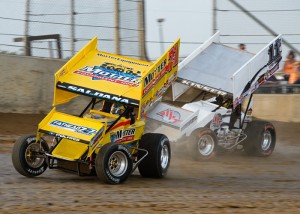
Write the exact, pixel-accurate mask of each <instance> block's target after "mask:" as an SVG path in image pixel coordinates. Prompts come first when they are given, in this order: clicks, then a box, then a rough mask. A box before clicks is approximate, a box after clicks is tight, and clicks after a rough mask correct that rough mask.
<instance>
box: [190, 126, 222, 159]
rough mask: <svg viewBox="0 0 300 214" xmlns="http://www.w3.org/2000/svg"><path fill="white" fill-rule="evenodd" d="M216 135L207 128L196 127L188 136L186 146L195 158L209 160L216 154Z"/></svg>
mask: <svg viewBox="0 0 300 214" xmlns="http://www.w3.org/2000/svg"><path fill="white" fill-rule="evenodd" d="M217 143H218V140H217V136H216V134H215V133H214V132H213V131H212V130H211V129H209V128H199V129H196V130H195V131H194V132H193V133H192V134H191V136H190V137H189V142H188V148H189V150H190V152H191V154H192V157H193V158H194V159H196V160H211V159H212V158H214V157H215V156H216V150H217Z"/></svg>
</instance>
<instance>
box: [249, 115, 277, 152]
mask: <svg viewBox="0 0 300 214" xmlns="http://www.w3.org/2000/svg"><path fill="white" fill-rule="evenodd" d="M245 134H246V135H247V139H246V140H245V142H244V144H243V147H244V150H245V152H246V153H247V154H248V155H254V156H260V157H268V156H270V155H271V154H272V152H273V151H274V148H275V144H276V132H275V127H274V126H273V124H272V123H270V122H267V121H253V122H251V123H249V124H248V126H247V127H246V129H245Z"/></svg>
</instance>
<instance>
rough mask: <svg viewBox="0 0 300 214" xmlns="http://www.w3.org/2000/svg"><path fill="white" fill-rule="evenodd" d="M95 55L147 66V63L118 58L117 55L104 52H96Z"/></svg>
mask: <svg viewBox="0 0 300 214" xmlns="http://www.w3.org/2000/svg"><path fill="white" fill-rule="evenodd" d="M97 55H98V56H100V57H106V58H109V59H114V60H118V61H121V62H126V63H129V64H133V65H139V66H145V67H149V65H148V64H143V63H141V62H135V61H131V60H128V59H124V58H119V57H115V56H112V55H106V54H103V53H98V54H97Z"/></svg>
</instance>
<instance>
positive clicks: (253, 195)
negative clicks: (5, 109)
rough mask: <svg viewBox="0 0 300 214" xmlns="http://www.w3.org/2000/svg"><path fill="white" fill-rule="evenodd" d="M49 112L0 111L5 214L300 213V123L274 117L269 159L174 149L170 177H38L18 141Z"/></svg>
mask: <svg viewBox="0 0 300 214" xmlns="http://www.w3.org/2000/svg"><path fill="white" fill-rule="evenodd" d="M42 118H43V115H16V114H0V165H1V168H0V175H1V176H0V185H1V186H0V199H1V200H0V213H53V212H57V213H84V212H88V213H254V214H258V213H264V214H266V213H281V214H282V213H295V214H296V213H300V141H299V140H298V138H299V136H300V124H299V123H298V124H297V123H280V122H274V125H275V128H276V130H277V136H278V138H277V145H276V148H275V151H274V153H273V155H272V156H271V157H269V158H257V157H249V156H246V155H244V154H243V153H241V152H236V153H227V154H223V155H220V156H217V157H216V159H214V160H213V161H209V162H197V161H193V160H190V159H189V158H186V157H185V156H182V155H179V154H177V153H176V154H173V156H172V161H171V167H170V171H169V174H168V176H167V177H166V178H165V179H158V180H157V179H145V178H142V177H141V176H140V175H139V173H138V171H136V172H135V173H134V174H133V175H132V176H131V177H130V178H129V179H128V180H127V181H126V182H125V183H124V184H122V185H107V184H103V183H101V182H99V181H98V180H97V178H96V177H79V176H77V175H73V174H68V173H64V172H61V171H58V170H49V169H48V170H47V171H46V172H45V173H44V174H42V175H41V176H39V177H37V178H26V177H23V176H21V175H20V174H18V173H17V172H16V171H15V170H14V168H13V166H12V163H11V149H12V146H13V139H15V138H16V137H17V136H19V135H22V134H28V133H34V132H35V131H36V126H37V124H38V122H39V121H40V120H41V119H42Z"/></svg>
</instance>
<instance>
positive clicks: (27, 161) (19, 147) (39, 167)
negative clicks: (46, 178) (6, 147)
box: [12, 135, 49, 177]
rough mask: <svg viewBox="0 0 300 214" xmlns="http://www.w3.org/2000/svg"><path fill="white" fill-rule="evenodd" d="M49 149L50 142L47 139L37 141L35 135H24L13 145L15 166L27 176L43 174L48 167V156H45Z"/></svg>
mask: <svg viewBox="0 0 300 214" xmlns="http://www.w3.org/2000/svg"><path fill="white" fill-rule="evenodd" d="M48 151H49V147H48V144H47V143H46V142H45V141H41V142H40V143H38V142H36V136H35V135H25V136H22V137H20V138H19V139H18V140H17V141H16V142H15V145H14V147H13V151H12V162H13V166H14V167H15V169H16V170H17V172H19V173H20V174H21V175H24V176H26V177H35V176H38V175H41V174H42V173H43V172H45V170H46V169H47V167H48V165H47V162H46V157H43V155H44V154H45V152H48Z"/></svg>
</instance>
